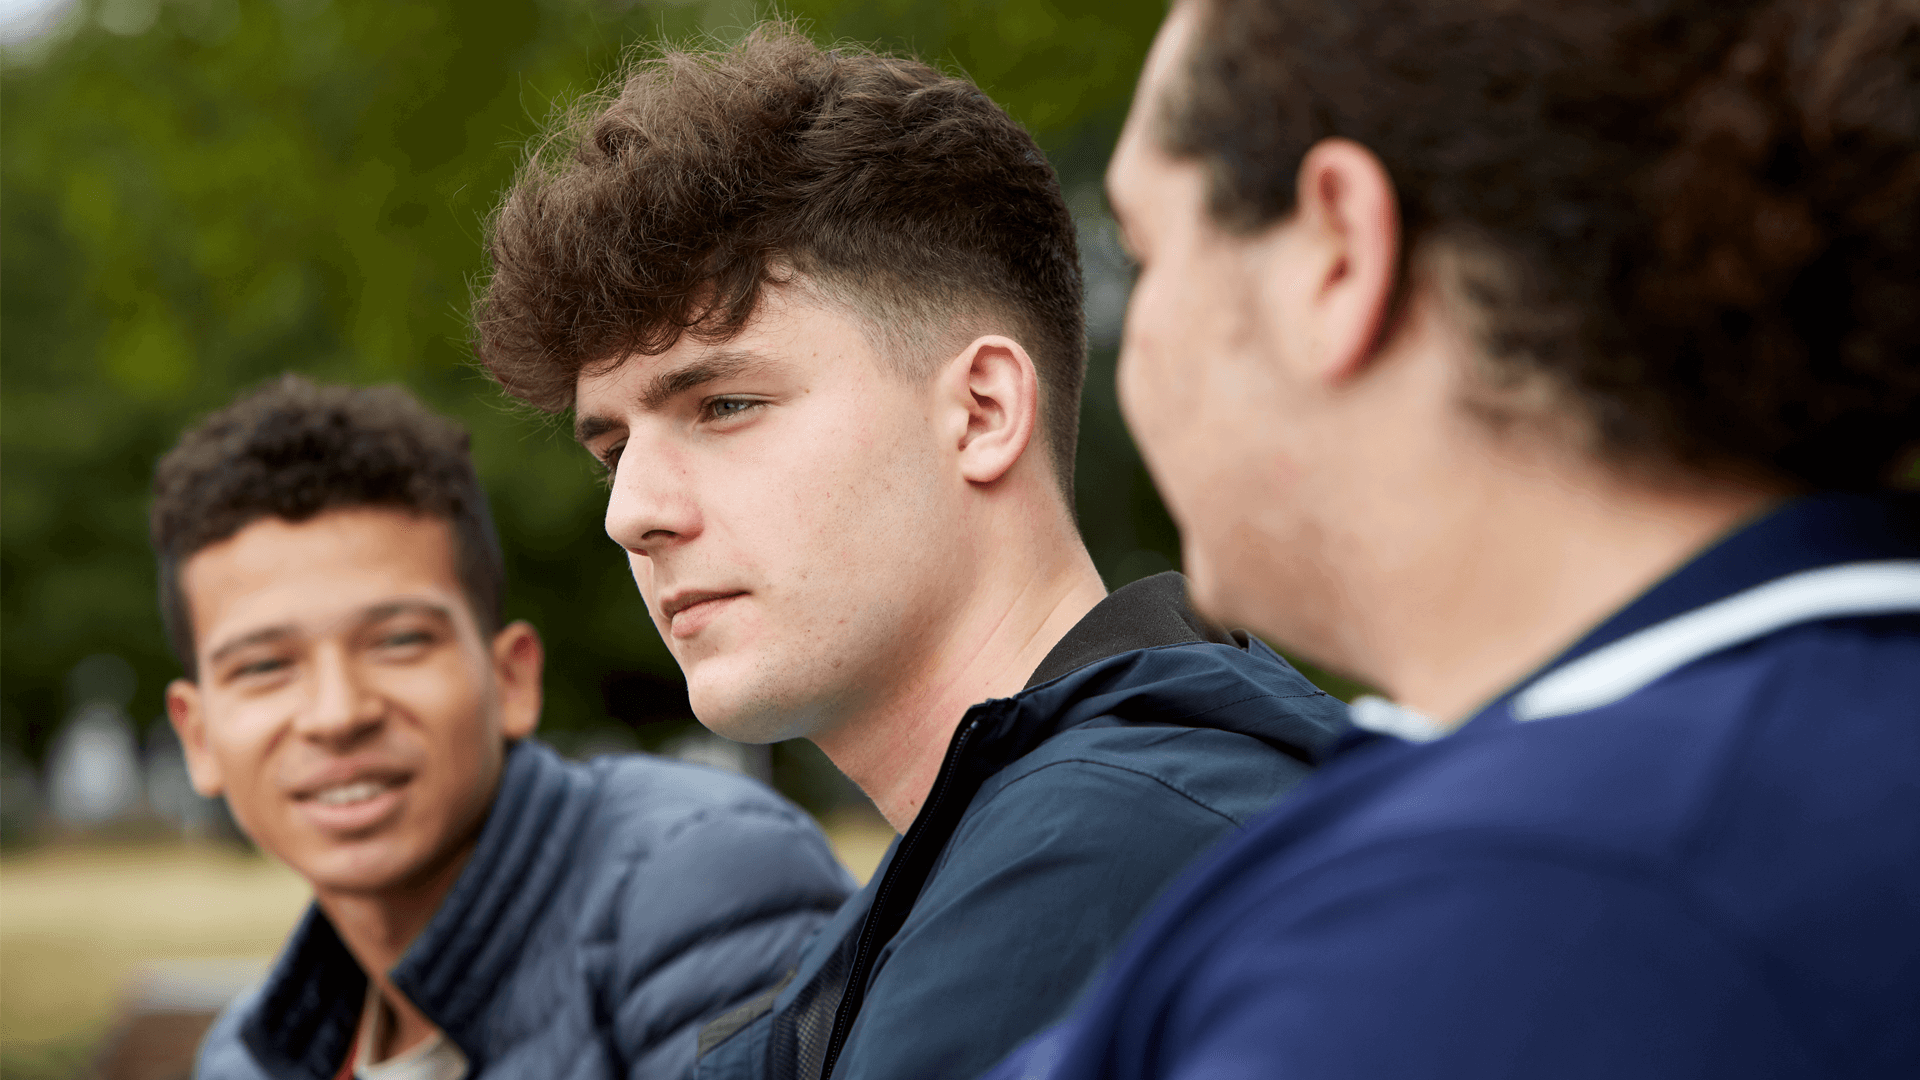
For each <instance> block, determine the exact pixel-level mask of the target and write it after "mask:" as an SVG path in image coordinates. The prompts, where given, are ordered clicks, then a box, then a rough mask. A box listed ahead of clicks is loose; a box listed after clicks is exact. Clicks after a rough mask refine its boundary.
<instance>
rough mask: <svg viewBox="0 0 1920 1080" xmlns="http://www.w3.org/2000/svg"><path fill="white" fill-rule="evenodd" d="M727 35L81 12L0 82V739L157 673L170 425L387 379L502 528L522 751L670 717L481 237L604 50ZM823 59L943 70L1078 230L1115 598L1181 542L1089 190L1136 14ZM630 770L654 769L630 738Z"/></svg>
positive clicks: (611, 555)
mask: <svg viewBox="0 0 1920 1080" xmlns="http://www.w3.org/2000/svg"><path fill="white" fill-rule="evenodd" d="M765 10H766V9H765V8H756V7H755V6H753V5H752V4H748V3H738V2H727V0H715V2H662V3H655V4H638V5H636V4H614V3H596V2H593V0H490V2H487V3H476V2H473V0H460V2H455V0H353V2H349V0H331V2H329V0H273V2H268V0H249V2H237V0H85V2H84V3H82V4H81V5H80V6H79V7H78V8H77V9H76V11H75V12H74V13H72V14H71V15H70V16H69V18H68V25H67V26H66V27H65V28H64V29H63V30H62V31H60V32H59V34H58V36H57V37H55V38H53V39H49V40H47V41H42V42H37V43H34V44H33V47H32V48H31V49H30V50H29V53H30V55H29V54H22V53H21V52H20V51H19V50H18V49H16V50H13V51H12V52H10V53H9V54H8V57H7V60H6V63H5V66H4V69H3V70H0V237H3V240H0V259H3V260H4V261H3V262H0V371H3V373H4V374H3V375H0V379H3V383H4V387H3V393H0V463H3V467H4V482H3V483H0V686H3V687H4V697H0V742H3V743H4V744H5V745H7V746H9V747H12V748H14V749H16V750H18V751H21V752H23V753H24V754H25V755H27V757H28V758H29V759H31V760H38V759H39V758H40V757H41V756H42V755H43V754H44V751H45V749H46V743H47V740H48V738H49V737H50V735H51V733H52V731H53V729H54V727H55V726H56V725H57V723H58V722H59V720H60V719H61V717H62V715H63V714H64V712H65V711H66V708H67V702H66V701H65V700H64V692H63V682H64V676H65V674H66V672H67V671H68V670H69V669H70V668H71V667H72V665H73V664H74V663H75V662H77V661H78V660H80V659H81V658H83V657H85V656H88V655H91V654H95V653H114V654H117V655H119V656H122V657H124V658H125V659H127V660H128V661H129V662H130V663H132V665H133V666H134V669H135V670H136V671H137V672H138V674H139V679H140V691H139V696H138V698H137V699H136V702H135V713H136V715H138V716H140V717H142V718H144V719H148V720H150V719H151V718H154V717H157V716H158V715H159V714H160V711H161V706H160V692H161V689H162V687H164V685H165V683H166V680H167V679H169V678H170V677H172V675H173V674H174V673H175V671H176V665H175V664H174V662H173V661H172V659H171V658H170V657H169V656H168V654H167V651H166V646H165V642H164V639H163V637H162V634H161V630H160V622H159V618H158V614H157V609H156V605H155V600H154V572H153V567H152V561H151V558H150V556H149V554H148V551H147V548H146V542H145V502H146V492H147V484H148V481H149V479H150V476H151V470H152V465H153V462H154V460H155V459H156V457H157V456H158V455H159V454H161V453H162V452H163V451H164V450H165V449H166V448H167V447H168V446H169V445H170V444H171V443H172V441H173V439H174V438H175V436H176V435H177V433H178V432H179V430H180V429H181V427H182V426H183V425H185V424H187V423H189V422H191V421H192V420H193V419H194V418H195V417H197V416H199V415H202V414H204V413H206V412H208V411H210V410H212V409H214V408H217V407H218V406H220V405H222V404H223V403H225V402H226V401H228V400H229V399H230V398H231V397H232V396H233V395H234V394H235V393H236V392H237V391H238V390H240V389H241V388H244V387H247V386H250V385H252V384H255V383H257V382H260V381H262V380H264V379H266V378H268V377H269V376H271V375H273V374H275V373H278V372H280V371H284V370H289V369H291V370H299V371H303V372H307V373H310V374H312V375H314V376H315V377H318V378H323V379H334V380H347V381H354V382H360V383H369V382H382V381H398V382H403V383H405V384H407V385H408V386H410V387H412V388H413V389H414V390H415V391H416V392H418V393H419V394H421V395H422V396H423V397H424V398H425V399H426V400H427V401H429V402H430V403H432V404H433V405H435V406H437V407H438V408H441V409H443V410H445V411H447V412H448V413H450V414H453V415H455V416H457V417H459V418H460V419H462V420H463V421H464V422H465V423H466V424H467V425H468V426H469V427H470V428H471V430H472V431H473V433H474V445H475V454H476V458H477V460H478V464H479V469H480V472H481V475H482V477H483V478H484V479H485V481H486V482H487V484H488V486H489V489H490V490H491V492H492V495H493V499H494V508H495V512H496V515H497V517H498V519H499V524H500V529H501V532H502V534H503V541H504V543H505V547H506V551H507V555H508V563H509V575H510V579H511V591H510V593H509V598H508V608H509V613H510V615H512V616H514V617H524V618H528V619H531V620H532V621H533V622H534V623H535V624H536V625H538V626H539V627H540V628H541V630H542V632H543V633H544V634H545V635H546V638H547V641H548V647H549V655H550V658H551V659H550V664H551V667H550V677H549V680H548V693H549V701H550V705H549V709H548V713H547V718H546V721H545V728H546V730H548V731H550V732H558V733H560V734H561V735H562V736H563V737H565V736H566V735H568V734H569V733H571V734H573V735H575V736H576V737H578V736H580V735H582V734H584V733H588V732H591V731H593V730H594V729H595V728H596V727H599V726H602V725H606V724H608V723H609V722H610V721H609V715H610V714H613V715H617V716H618V717H619V719H621V720H624V721H626V722H628V723H634V722H639V721H645V720H648V719H652V718H655V717H666V716H674V715H683V709H684V699H681V700H680V702H679V704H676V703H675V693H676V692H677V691H676V687H677V685H678V678H679V677H678V674H677V672H676V671H675V669H674V666H673V664H672V661H671V659H670V658H669V657H668V655H667V653H666V651H665V649H664V648H663V647H662V645H661V644H660V642H659V640H658V638H657V636H656V635H655V633H654V631H653V630H652V628H651V626H650V625H649V623H648V620H647V617H646V612H645V609H644V607H643V605H642V604H641V602H640V600H639V598H638V596H637V595H636V593H635V590H634V589H633V587H632V585H631V584H630V582H629V581H628V579H627V572H626V567H625V563H624V561H623V560H622V558H621V557H620V554H619V552H618V551H617V549H615V548H614V547H613V546H612V545H610V544H609V543H607V542H606V541H605V539H604V537H603V535H602V533H601V527H600V514H601V510H602V499H603V494H602V492H601V491H600V490H599V489H598V487H597V486H596V483H595V481H594V479H593V474H592V470H591V469H590V467H589V463H588V461H587V459H586V457H585V455H583V454H581V453H580V452H579V451H578V450H577V449H576V448H575V447H574V446H573V445H572V443H571V441H570V440H569V439H568V438H567V437H566V435H565V433H564V432H563V431H562V430H560V429H559V428H558V427H557V426H555V425H553V424H551V423H542V422H540V421H539V420H537V419H535V418H533V417H530V416H528V415H527V414H526V413H524V412H522V411H519V410H516V409H514V408H512V407H511V406H510V405H509V404H508V403H507V402H505V401H504V400H503V399H502V398H501V397H500V396H499V395H498V394H497V393H496V392H495V391H494V390H493V388H492V387H491V385H490V384H489V383H487V382H486V381H485V379H484V378H482V377H481V376H480V375H479V374H478V373H477V372H476V371H475V370H474V368H473V367H472V366H471V361H470V356H469V353H468V350H467V348H466V345H465V340H466V327H465V307H466V299H467V296H468V294H469V288H470V283H471V282H472V281H473V279H474V277H475V275H477V274H478V273H480V271H481V269H482V258H481V250H480V240H481V234H482V230H483V223H484V220H485V217H486V214H487V212H488V211H489V209H490V208H491V207H492V206H493V205H494V202H495V200H496V199H497V198H498V197H499V194H500V193H501V191H502V190H503V188H504V187H505V185H506V183H507V181H508V180H509V178H510V177H511V175H512V173H513V170H514V168H515V167H516V165H517V164H518V162H519V159H520V155H521V150H522V148H523V147H524V145H525V144H526V142H527V140H528V139H530V138H531V137H533V136H534V135H535V134H536V133H537V132H538V131H539V129H540V127H541V124H542V122H543V121H544V120H545V118H546V117H548V116H550V115H551V113H552V110H553V109H554V108H555V107H556V105H558V104H560V103H563V102H565V101H567V100H569V99H571V98H573V97H575V96H577V95H579V94H581V93H583V92H586V91H589V90H591V89H593V88H594V87H596V86H598V85H600V84H602V83H603V82H604V81H605V80H606V79H608V78H609V77H610V76H611V74H612V72H614V71H615V70H616V69H617V67H618V64H619V61H620V58H621V56H622V55H623V53H624V51H625V50H627V49H629V48H632V47H635V46H636V45H644V43H646V42H650V41H657V40H660V39H662V38H665V39H668V40H686V39H688V38H690V37H692V36H694V35H697V34H701V33H713V34H717V35H720V36H722V37H725V36H727V35H728V34H731V33H735V32H737V31H738V29H739V28H742V27H744V26H746V25H748V24H749V23H750V22H751V21H752V20H753V18H754V16H755V14H756V11H760V12H764V11H765ZM786 10H788V11H790V12H791V13H792V14H794V15H796V16H798V17H800V18H801V19H803V20H805V21H806V22H808V23H809V24H810V25H811V26H812V27H813V29H814V30H815V32H816V33H817V35H818V36H820V37H822V38H834V39H851V40H857V41H863V42H873V43H877V44H879V45H881V46H882V47H885V48H889V49H894V50H900V51H910V52H914V53H917V54H918V55H920V56H922V57H923V58H925V59H928V60H930V61H933V62H935V63H938V64H941V65H942V66H945V67H947V68H949V69H952V70H958V71H962V72H965V73H966V74H968V75H970V76H972V77H973V78H974V79H975V80H976V81H978V82H979V83H980V84H981V86H982V87H984V88H985V89H986V90H987V91H988V92H989V93H990V94H992V95H993V96H994V97H995V98H996V99H998V100H999V101H1001V102H1003V103H1004V104H1005V105H1006V106H1007V107H1008V109H1009V110H1010V111H1011V112H1012V113H1013V115H1014V116H1016V117H1017V118H1019V119H1020V120H1021V121H1022V122H1024V123H1026V124H1027V125H1028V126H1029V128H1030V129H1031V130H1032V131H1033V132H1034V134H1035V135H1036V137H1037V138H1038V139H1039V140H1040V142H1041V144H1042V145H1043V147H1045V148H1046V150H1047V151H1048V153H1049V154H1050V155H1052V156H1053V158H1054V160H1055V162H1056V163H1057V165H1058V166H1059V168H1060V170H1061V173H1062V176H1063V179H1064V181H1065V184H1066V188H1067V191H1068V193H1069V197H1070V198H1071V200H1072V201H1073V204H1074V206H1075V208H1076V211H1077V212H1078V213H1079V214H1080V215H1081V217H1082V220H1083V225H1084V235H1085V239H1086V247H1087V249H1088V258H1089V283H1090V300H1091V303H1090V308H1091V309H1092V310H1091V317H1092V321H1093V323H1094V326H1093V331H1094V333H1093V336H1094V339H1095V344H1096V352H1095V358H1094V370H1093V372H1092V377H1091V379H1090V381H1089V387H1088V400H1087V408H1086V418H1085V421H1084V427H1083V432H1084V434H1083V436H1082V450H1081V466H1080V470H1079V476H1078V482H1079V488H1080V494H1081V499H1080V501H1081V515H1082V521H1083V523H1084V527H1085V530H1086V533H1087V538H1088V541H1089V544H1090V546H1091V547H1092V549H1093V552H1094V555H1095V558H1096V561H1097V562H1098V563H1099V565H1100V566H1101V569H1102V571H1103V573H1105V574H1106V575H1107V577H1108V581H1109V584H1115V585H1117V584H1119V583H1121V582H1123V581H1126V580H1131V579H1132V578H1135V577H1139V576H1142V575H1143V574H1146V573H1151V572H1154V571H1156V570H1159V569H1163V568H1166V567H1168V566H1171V565H1173V564H1174V563H1175V562H1176V561H1177V558H1178V549H1177V538H1176V537H1175V535H1174V532H1173V529H1172V527H1171V525H1170V524H1169V523H1168V521H1167V518H1166V515H1165V513H1164V512H1163V511H1162V509H1161V507H1160V504H1159V502H1158V500H1157V498H1156V497H1155V495H1154V493H1153V490H1152V487H1151V485H1150V483H1149V482H1148V481H1147V478H1146V476H1145V474H1144V472H1143V470H1142V469H1141V468H1140V465H1139V462H1138V459H1137V457H1136V456H1135V454H1134V452H1133V449H1132V446H1131V443H1130V442H1129V441H1128V439H1127V436H1126V432H1125V430H1124V428H1123V427H1122V425H1121V423H1120V419H1119V415H1118V411H1117V409H1116V407H1115V404H1114V399H1113V388H1112V359H1113V358H1112V351H1111V347H1112V345H1113V343H1114V340H1115V335H1116V333H1117V326H1118V318H1119V312H1120V310H1121V307H1122V306H1123V304H1124V298H1125V291H1124V290H1125V285H1126V282H1125V278H1124V273H1125V271H1124V266H1123V264H1122V262H1121V259H1120V257H1119V256H1118V253H1117V249H1116V248H1115V246H1114V245H1113V242H1112V238H1111V236H1110V234H1109V225H1108V223H1107V221H1106V218H1105V215H1104V211H1103V209H1102V204H1101V200H1100V196H1099V190H1098V181H1099V175H1100V170H1101V168H1102V167H1103V166H1104V164H1105V160H1106V156H1107V153H1108V151H1109V149H1110V148H1111V146H1112V144H1113V140H1114V137H1115V135H1116V134H1117V132H1118V128H1119V124H1120V121H1121V118H1122V117H1123V115H1124V113H1125V109H1126V106H1127V103H1128V100H1129V98H1130V96H1131V94H1132V88H1133V81H1134V77H1135V73H1136V72H1137V71H1138V69H1139V65H1140V62H1141V60H1142V59H1143V57H1144V54H1145V50H1146V46H1147V44H1148V42H1149V41H1150V39H1151V37H1152V33H1153V30H1154V28H1155V26H1156V25H1157V23H1158V22H1159V20H1160V18H1161V16H1162V14H1163V12H1164V5H1163V3H1162V2H1161V0H1100V2H1097V3H1096V2H1092V0H945V2H942V0H864V2H861V0H853V2H836V0H802V2H796V3H793V4H791V5H790V6H789V7H788V8H787V9H786ZM646 741H648V742H652V741H654V740H652V739H648V740H646Z"/></svg>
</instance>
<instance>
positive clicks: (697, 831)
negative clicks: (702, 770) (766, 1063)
mask: <svg viewBox="0 0 1920 1080" xmlns="http://www.w3.org/2000/svg"><path fill="white" fill-rule="evenodd" d="M852 888H853V882H852V880H851V879H850V878H849V877H848V876H847V872H846V871H845V870H843V869H842V868H841V867H840V864H839V863H838V862H836V861H835V860H834V857H833V853H832V851H831V850H830V849H829V848H828V846H827V842H826V838H825V837H824V836H822V835H821V833H820V830H819V828H818V827H816V826H815V825H814V824H813V821H812V820H811V819H810V818H808V817H806V815H805V814H803V813H801V812H800V811H798V810H796V809H793V808H792V807H788V806H784V805H782V804H778V803H776V802H775V801H774V800H773V798H772V797H771V796H769V797H768V798H766V799H765V800H764V801H760V802H749V803H745V804H742V803H735V804H733V805H729V806H726V807H724V808H721V807H716V808H712V809H707V810H703V811H700V812H698V813H695V814H693V815H691V816H689V817H688V818H686V819H685V820H683V821H680V822H678V823H676V824H675V825H674V826H673V827H672V828H671V829H669V830H668V831H667V833H666V835H665V837H664V838H663V839H662V841H661V842H660V843H659V844H657V845H656V846H655V847H654V848H653V850H652V851H650V852H649V853H648V856H647V857H646V858H645V859H644V860H642V861H640V862H639V863H638V864H637V865H636V866H635V867H634V868H633V871H632V875H631V877H630V879H629V881H628V882H627V886H626V890H625V893H624V895H623V897H622V901H621V903H620V905H619V915H618V917H619V919H620V926H619V928H618V930H617V935H616V942H617V945H616V947H617V950H618V956H617V958H616V962H615V965H614V986H613V996H614V998H615V1000H613V1001H610V1002H608V1007H609V1008H610V1010H611V1011H612V1013H613V1016H612V1021H613V1023H612V1027H613V1031H614V1039H615V1040H616V1042H617V1043H618V1047H617V1048H618V1051H619V1055H618V1056H619V1058H620V1060H621V1061H623V1062H625V1063H626V1071H627V1075H628V1076H629V1077H632V1078H634V1080H679V1078H681V1077H685V1076H688V1075H689V1074H690V1073H691V1072H692V1070H693V1062H694V1049H695V1045H696V1040H697V1039H698V1035H699V1029H700V1027H701V1025H702V1024H704V1023H705V1022H706V1021H708V1020H711V1019H712V1018H713V1017H715V1016H717V1015H719V1014H720V1013H723V1012H725V1011H727V1010H728V1009H730V1008H732V1007H734V1006H735V1005H738V1004H739V1003H741V1002H743V1001H745V1000H747V999H749V998H751V997H753V996H754V995H756V994H759V993H761V992H763V991H764V990H766V989H767V988H768V987H770V986H772V985H773V984H775V983H777V982H778V981H780V979H781V978H782V977H783V976H785V975H786V973H787V972H788V971H789V970H790V969H791V968H792V966H793V964H794V962H795V960H796V958H797V957H798V955H799V952H800V946H801V945H802V943H803V942H804V941H805V940H806V939H807V937H808V936H809V935H810V934H812V933H813V931H814V930H815V929H816V928H818V927H819V925H820V924H821V923H822V922H825V921H826V919H827V918H828V917H829V916H831V915H832V913H833V912H834V910H835V909H836V908H838V907H839V906H840V903H841V901H843V900H844V899H845V898H846V896H847V894H848V893H849V892H851V891H852Z"/></svg>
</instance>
